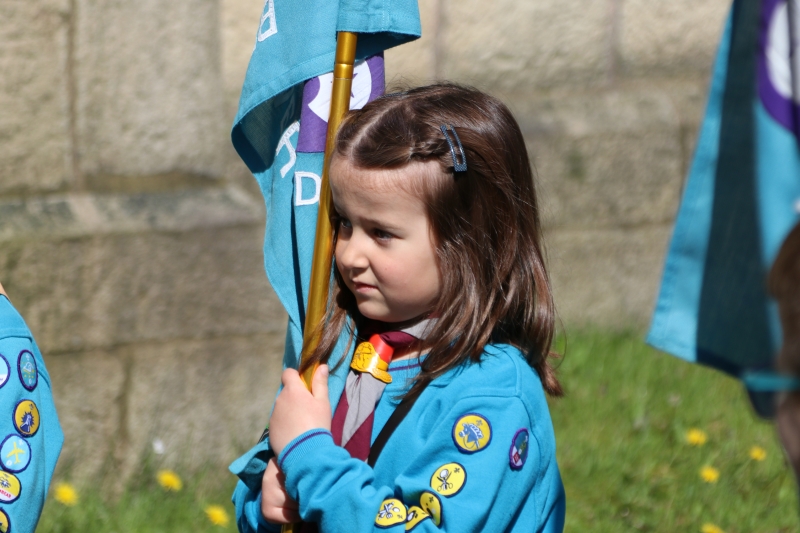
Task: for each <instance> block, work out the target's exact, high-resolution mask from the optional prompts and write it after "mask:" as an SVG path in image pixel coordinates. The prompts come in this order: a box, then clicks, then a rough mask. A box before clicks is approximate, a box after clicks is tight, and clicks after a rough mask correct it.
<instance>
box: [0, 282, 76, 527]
mask: <svg viewBox="0 0 800 533" xmlns="http://www.w3.org/2000/svg"><path fill="white" fill-rule="evenodd" d="M0 294H2V295H1V296H0V356H2V357H0V457H2V461H3V471H2V472H0V487H2V489H0V531H6V530H8V531H33V530H34V529H36V524H37V522H38V521H39V514H40V513H41V511H42V506H43V505H44V500H45V497H46V496H47V491H48V488H49V486H50V478H51V476H52V475H53V469H54V468H55V466H56V461H57V459H58V455H59V453H60V452H61V445H62V443H63V441H64V434H63V433H62V431H61V426H60V425H59V422H58V417H57V416H56V409H55V404H54V403H53V396H52V393H51V388H50V376H49V375H48V373H47V369H46V368H45V366H44V360H43V359H42V355H41V353H40V352H39V348H38V347H37V346H36V343H35V342H34V341H33V336H32V335H31V332H30V330H29V329H28V327H27V325H26V324H25V321H24V320H23V319H22V317H21V316H20V314H19V313H17V311H16V310H15V309H14V307H13V306H12V305H11V302H10V301H9V300H8V298H7V297H6V296H5V292H4V291H3V289H2V286H0Z"/></svg>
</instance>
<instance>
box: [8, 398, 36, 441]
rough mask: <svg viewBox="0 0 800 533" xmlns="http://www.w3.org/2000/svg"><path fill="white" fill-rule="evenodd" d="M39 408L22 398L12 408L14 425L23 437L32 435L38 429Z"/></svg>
mask: <svg viewBox="0 0 800 533" xmlns="http://www.w3.org/2000/svg"><path fill="white" fill-rule="evenodd" d="M39 422H40V420H39V409H38V408H37V407H36V404H35V403H33V402H32V401H31V400H22V401H21V402H19V403H18V404H17V407H16V408H15V409H14V427H16V428H17V431H19V432H20V434H21V435H22V436H23V437H32V436H33V435H35V434H36V432H37V431H38V430H39Z"/></svg>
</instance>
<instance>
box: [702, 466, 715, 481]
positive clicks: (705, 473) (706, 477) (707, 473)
mask: <svg viewBox="0 0 800 533" xmlns="http://www.w3.org/2000/svg"><path fill="white" fill-rule="evenodd" d="M700 477H701V478H703V481H705V482H706V483H716V482H717V480H719V470H717V469H716V468H714V467H713V466H708V465H706V466H704V467H703V468H701V469H700Z"/></svg>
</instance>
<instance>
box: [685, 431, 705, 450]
mask: <svg viewBox="0 0 800 533" xmlns="http://www.w3.org/2000/svg"><path fill="white" fill-rule="evenodd" d="M707 440H708V436H707V435H706V433H705V431H703V430H700V429H697V428H692V429H690V430H689V431H687V432H686V442H688V443H689V445H690V446H702V445H703V444H705V443H706V441H707Z"/></svg>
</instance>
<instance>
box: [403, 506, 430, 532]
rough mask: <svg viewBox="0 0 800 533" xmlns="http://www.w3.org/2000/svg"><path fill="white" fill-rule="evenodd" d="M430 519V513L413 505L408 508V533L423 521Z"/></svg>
mask: <svg viewBox="0 0 800 533" xmlns="http://www.w3.org/2000/svg"><path fill="white" fill-rule="evenodd" d="M427 518H430V516H429V515H428V513H426V512H425V511H423V510H422V509H420V508H419V507H417V506H416V505H412V506H411V507H409V508H408V518H407V519H406V531H411V530H412V529H414V528H415V527H417V524H419V523H420V522H422V521H423V520H425V519H427Z"/></svg>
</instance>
